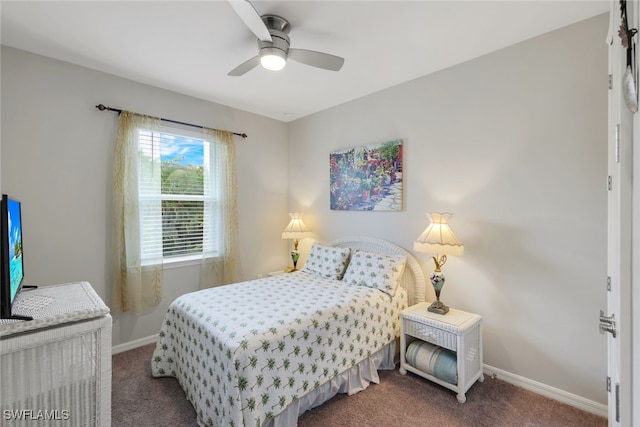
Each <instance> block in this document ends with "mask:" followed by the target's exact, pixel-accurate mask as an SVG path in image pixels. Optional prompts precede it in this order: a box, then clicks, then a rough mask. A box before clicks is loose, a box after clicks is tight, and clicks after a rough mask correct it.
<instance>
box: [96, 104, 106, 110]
mask: <svg viewBox="0 0 640 427" xmlns="http://www.w3.org/2000/svg"><path fill="white" fill-rule="evenodd" d="M96 108H97V109H98V110H100V111H104V110H106V109H107V107H105V106H104V105H103V104H98V105H96Z"/></svg>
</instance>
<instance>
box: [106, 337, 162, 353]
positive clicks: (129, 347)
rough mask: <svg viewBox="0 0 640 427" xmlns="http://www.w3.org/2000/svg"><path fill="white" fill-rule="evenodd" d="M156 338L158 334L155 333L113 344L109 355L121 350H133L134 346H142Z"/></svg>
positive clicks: (154, 340)
mask: <svg viewBox="0 0 640 427" xmlns="http://www.w3.org/2000/svg"><path fill="white" fill-rule="evenodd" d="M157 340H158V334H155V335H150V336H148V337H144V338H140V339H137V340H133V341H129V342H126V343H124V344H118V345H114V346H113V347H111V355H114V354H118V353H122V352H123V351H127V350H133V349H134V348H138V347H142V346H143V345H147V344H152V343H154V342H156V341H157Z"/></svg>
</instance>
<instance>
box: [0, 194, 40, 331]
mask: <svg viewBox="0 0 640 427" xmlns="http://www.w3.org/2000/svg"><path fill="white" fill-rule="evenodd" d="M21 209H22V205H21V203H20V201H19V200H17V199H14V198H13V197H9V196H7V195H6V194H3V195H2V202H1V204H0V282H1V283H0V317H1V318H2V319H19V320H32V318H31V317H28V316H19V315H15V314H13V312H12V310H13V302H14V301H15V299H16V295H18V293H19V292H20V290H21V289H22V288H23V287H24V288H34V286H23V280H24V264H23V256H22V253H23V251H22V212H21Z"/></svg>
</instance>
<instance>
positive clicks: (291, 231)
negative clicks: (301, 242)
mask: <svg viewBox="0 0 640 427" xmlns="http://www.w3.org/2000/svg"><path fill="white" fill-rule="evenodd" d="M302 215H303V214H301V213H300V212H289V216H290V217H291V220H290V221H289V225H287V228H285V229H284V231H283V232H282V238H283V239H302V238H304V237H307V236H308V235H310V234H311V230H309V229H308V228H307V226H306V225H305V224H304V222H303V221H302Z"/></svg>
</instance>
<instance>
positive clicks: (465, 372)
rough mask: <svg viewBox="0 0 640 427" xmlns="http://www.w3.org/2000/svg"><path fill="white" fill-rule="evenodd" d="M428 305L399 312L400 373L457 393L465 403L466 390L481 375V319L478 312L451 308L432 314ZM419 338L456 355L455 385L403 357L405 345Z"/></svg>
mask: <svg viewBox="0 0 640 427" xmlns="http://www.w3.org/2000/svg"><path fill="white" fill-rule="evenodd" d="M428 307H429V304H428V303H426V302H421V303H419V304H416V305H414V306H412V307H409V308H408V309H406V310H404V311H402V313H401V314H400V317H401V320H402V321H401V326H400V327H401V333H400V373H401V374H403V375H405V374H406V373H407V371H409V372H413V373H414V374H417V375H420V376H421V377H423V378H426V379H428V380H430V381H433V382H435V383H437V384H440V385H441V386H443V387H446V388H448V389H449V390H453V391H455V392H457V393H458V395H457V397H458V401H459V402H460V403H464V402H465V401H466V400H467V398H466V396H465V393H466V392H467V390H469V388H470V387H471V386H472V385H473V383H475V382H476V381H480V382H482V381H484V377H483V375H482V318H481V317H480V316H478V315H477V314H472V313H467V312H465V311H460V310H455V309H450V310H449V312H448V313H447V314H445V315H440V314H436V313H431V312H430V311H428V310H427V308H428ZM416 339H418V340H422V341H426V342H429V343H432V344H435V345H437V346H440V347H443V348H446V349H449V350H451V351H453V352H455V354H456V359H457V378H458V381H457V384H451V383H449V382H447V381H443V380H441V379H439V378H436V377H435V376H433V375H431V374H429V373H427V372H425V371H423V370H420V369H418V368H417V367H416V366H412V365H411V364H409V363H408V362H407V360H406V350H407V347H408V346H409V345H410V344H411V342H412V341H414V340H416Z"/></svg>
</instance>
